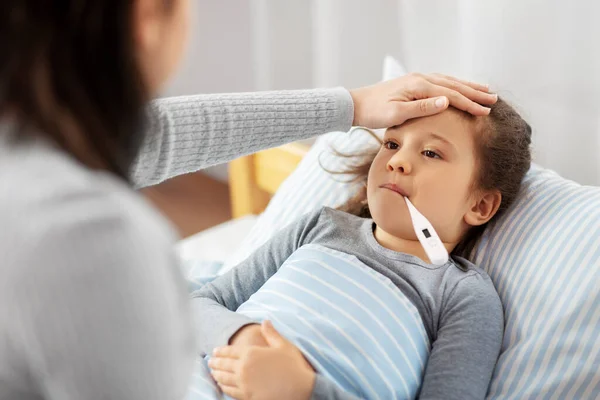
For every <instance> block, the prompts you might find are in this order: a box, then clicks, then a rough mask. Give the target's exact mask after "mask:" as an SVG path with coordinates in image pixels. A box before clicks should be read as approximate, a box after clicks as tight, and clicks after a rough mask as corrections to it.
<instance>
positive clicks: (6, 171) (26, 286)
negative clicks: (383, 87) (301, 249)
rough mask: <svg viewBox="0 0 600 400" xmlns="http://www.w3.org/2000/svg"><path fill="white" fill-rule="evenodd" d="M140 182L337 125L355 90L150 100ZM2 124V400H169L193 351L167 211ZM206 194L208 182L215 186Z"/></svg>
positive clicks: (342, 123)
mask: <svg viewBox="0 0 600 400" xmlns="http://www.w3.org/2000/svg"><path fill="white" fill-rule="evenodd" d="M149 114H150V118H149V129H148V135H147V136H146V140H145V142H144V144H143V147H142V149H141V151H140V154H139V157H138V159H137V161H136V162H135V164H134V167H133V169H132V172H131V175H132V178H133V180H134V182H135V184H136V186H137V187H143V186H148V185H152V184H155V183H158V182H161V181H163V180H165V179H168V178H170V177H173V176H176V175H180V174H183V173H186V172H190V171H196V170H198V169H201V168H205V167H208V166H210V165H214V164H219V163H223V162H226V161H229V160H231V159H233V158H236V157H238V156H241V155H245V154H249V153H252V152H255V151H257V150H261V149H264V148H267V147H272V146H276V145H279V144H282V143H286V142H290V141H294V140H299V139H304V138H308V137H311V136H315V135H318V134H321V133H324V132H327V131H332V130H347V129H349V128H350V125H351V123H352V117H353V105H352V99H351V97H350V95H349V93H348V92H347V91H346V90H344V89H333V90H310V91H288V92H271V93H258V94H256V93H255V94H251V93H248V94H229V95H206V96H204V95H201V96H191V97H182V98H172V99H165V100H159V101H156V102H154V103H153V104H151V106H150V113H149ZM10 129H11V126H10V124H8V123H4V124H1V125H0V399H17V400H21V399H27V400H30V399H60V400H85V399H93V400H103V399H107V400H108V399H128V400H142V399H143V400H153V399H156V400H166V399H173V400H175V399H177V400H178V399H181V398H182V397H183V395H184V394H185V391H186V388H187V385H188V382H189V378H190V373H191V369H192V363H193V359H194V354H195V351H194V350H195V347H194V346H195V344H194V334H193V332H192V323H191V315H190V304H189V299H188V295H187V291H186V287H185V285H184V283H183V281H182V278H181V277H180V276H179V269H178V267H177V260H176V257H175V254H174V253H173V245H174V243H175V242H176V240H177V236H176V234H175V231H174V229H173V228H172V227H171V226H170V224H169V223H168V222H167V221H166V220H165V219H164V218H163V217H162V216H161V215H160V214H159V213H158V212H157V211H156V210H155V209H153V208H152V206H151V205H150V204H149V203H148V202H146V201H145V200H144V199H143V198H142V197H141V196H140V195H138V194H137V193H136V192H135V191H133V190H131V188H130V187H128V186H127V185H126V184H125V183H124V182H122V181H120V180H118V179H116V178H115V177H113V176H111V175H110V174H108V173H103V172H97V171H91V170H89V169H87V168H85V167H84V166H83V165H81V164H80V163H78V162H77V161H75V160H74V159H73V158H71V157H70V156H68V155H66V154H65V153H64V152H62V151H60V150H59V149H57V148H55V147H53V146H52V145H50V144H49V143H48V142H45V141H43V140H38V141H36V142H27V143H24V144H15V143H12V142H9V141H7V140H6V136H7V135H6V134H7V131H9V130H10ZM207 195H209V194H207Z"/></svg>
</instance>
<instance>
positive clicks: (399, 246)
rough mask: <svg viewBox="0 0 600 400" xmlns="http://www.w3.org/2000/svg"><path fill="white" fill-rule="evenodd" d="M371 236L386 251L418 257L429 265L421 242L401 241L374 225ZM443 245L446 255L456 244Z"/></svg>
mask: <svg viewBox="0 0 600 400" xmlns="http://www.w3.org/2000/svg"><path fill="white" fill-rule="evenodd" d="M373 236H374V237H375V240H377V242H378V243H379V244H380V245H382V246H383V247H385V248H386V249H390V250H393V251H396V252H399V253H406V254H410V255H413V256H415V257H419V258H420V259H421V260H423V261H424V262H426V263H429V264H431V260H430V259H429V257H427V253H425V250H424V249H423V246H422V245H421V242H419V241H418V240H411V239H403V238H399V237H396V236H394V235H391V234H389V233H387V232H386V231H384V230H383V229H381V228H380V227H378V226H377V225H375V230H374V231H373ZM443 243H444V246H445V247H446V249H447V250H448V253H452V250H454V248H455V247H456V245H457V243H446V242H443Z"/></svg>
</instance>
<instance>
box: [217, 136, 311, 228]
mask: <svg viewBox="0 0 600 400" xmlns="http://www.w3.org/2000/svg"><path fill="white" fill-rule="evenodd" d="M309 148H310V147H309V146H308V145H306V144H303V143H291V144H287V145H284V146H281V147H276V148H273V149H269V150H264V151H261V152H259V153H256V154H251V155H249V156H245V157H241V158H238V159H236V160H234V161H232V162H231V163H229V188H230V191H231V211H232V216H233V218H239V217H242V216H244V215H247V214H255V215H257V214H260V213H261V212H262V211H263V210H264V209H265V207H266V206H267V204H268V203H269V200H270V199H271V196H272V195H273V194H274V193H275V192H276V191H277V189H278V188H279V185H281V183H282V182H283V181H284V180H285V178H287V177H288V176H289V175H290V174H291V173H292V171H294V169H296V166H298V163H300V160H302V158H303V157H304V155H305V154H306V153H307V152H308V149H309Z"/></svg>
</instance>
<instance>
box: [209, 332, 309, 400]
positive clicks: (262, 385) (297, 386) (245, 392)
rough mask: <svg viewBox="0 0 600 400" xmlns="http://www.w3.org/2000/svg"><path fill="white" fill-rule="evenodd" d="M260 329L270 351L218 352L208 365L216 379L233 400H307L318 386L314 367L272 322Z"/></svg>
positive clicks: (236, 348) (227, 349)
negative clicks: (314, 387)
mask: <svg viewBox="0 0 600 400" xmlns="http://www.w3.org/2000/svg"><path fill="white" fill-rule="evenodd" d="M261 329H262V335H263V336H264V338H265V340H266V341H267V343H268V344H269V347H257V346H244V347H242V346H227V347H222V348H220V349H215V352H214V353H213V358H211V360H210V361H209V363H208V366H209V367H210V368H211V369H212V375H213V378H214V379H215V380H216V381H217V383H218V385H219V387H220V388H221V390H222V391H223V393H225V394H226V395H228V396H231V397H233V398H234V399H239V400H244V399H253V400H271V399H273V400H279V399H290V400H308V399H309V398H310V396H311V394H312V391H313V386H314V384H315V372H314V371H313V369H312V367H311V365H310V364H309V363H308V361H306V359H305V358H304V356H303V355H302V353H301V352H300V350H298V348H296V346H294V345H293V344H292V343H290V342H288V341H287V340H285V339H284V338H283V337H282V336H281V335H279V333H278V332H277V331H276V330H275V328H273V325H272V324H271V323H270V322H268V321H266V322H264V323H263V324H262V326H261Z"/></svg>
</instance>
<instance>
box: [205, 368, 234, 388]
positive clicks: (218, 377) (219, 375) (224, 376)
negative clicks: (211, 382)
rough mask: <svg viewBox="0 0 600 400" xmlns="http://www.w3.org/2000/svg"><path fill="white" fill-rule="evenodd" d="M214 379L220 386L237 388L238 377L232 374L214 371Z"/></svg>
mask: <svg viewBox="0 0 600 400" xmlns="http://www.w3.org/2000/svg"><path fill="white" fill-rule="evenodd" d="M211 375H212V377H213V378H214V379H215V381H217V383H218V384H219V385H224V386H230V387H237V386H238V383H237V376H236V375H235V374H232V373H231V372H223V371H213V372H211Z"/></svg>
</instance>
